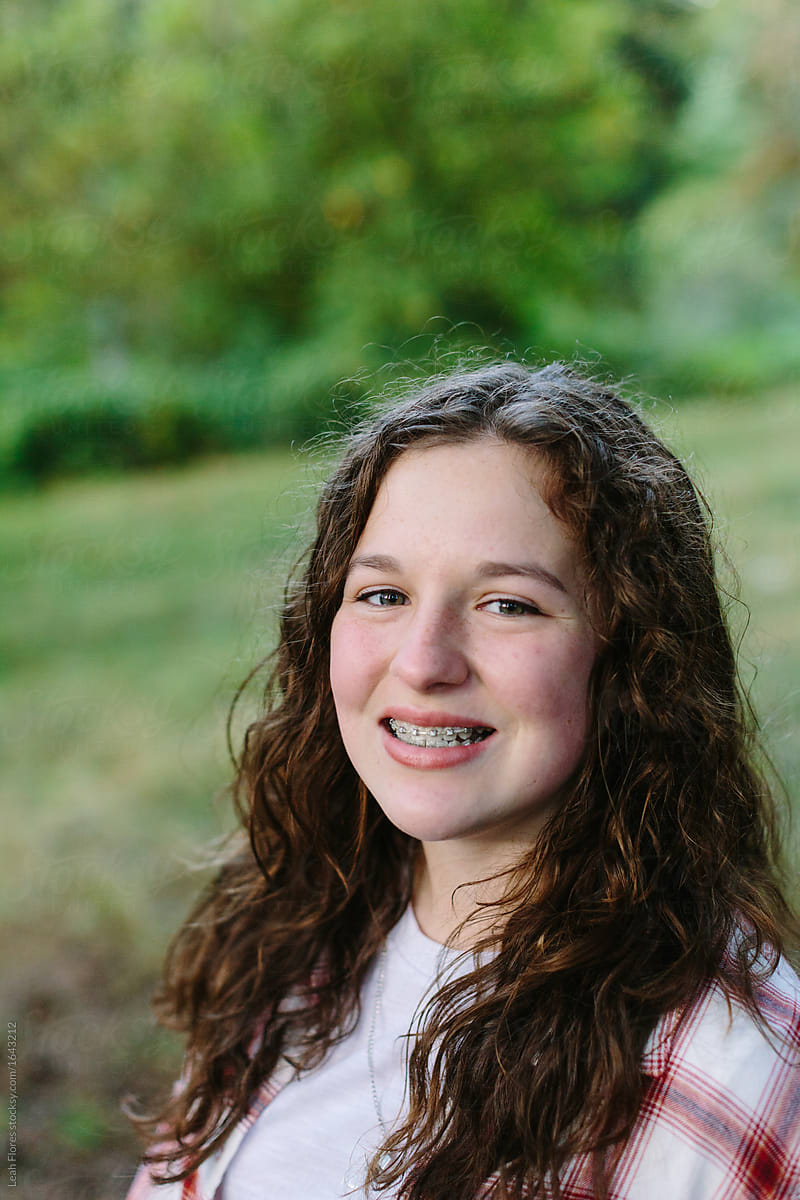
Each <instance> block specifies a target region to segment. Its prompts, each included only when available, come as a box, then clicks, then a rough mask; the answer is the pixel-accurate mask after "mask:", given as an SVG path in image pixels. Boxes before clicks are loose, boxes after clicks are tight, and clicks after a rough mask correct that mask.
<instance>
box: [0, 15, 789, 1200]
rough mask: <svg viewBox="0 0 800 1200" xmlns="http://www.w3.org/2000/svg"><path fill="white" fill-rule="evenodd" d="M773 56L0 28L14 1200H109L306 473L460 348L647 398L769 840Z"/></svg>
mask: <svg viewBox="0 0 800 1200" xmlns="http://www.w3.org/2000/svg"><path fill="white" fill-rule="evenodd" d="M799 56H800V9H798V8H797V6H796V5H795V4H794V3H793V0H725V2H724V3H718V4H715V3H714V2H713V0H702V2H700V0H570V3H569V4H564V3H563V2H561V0H535V2H534V0H457V2H456V0H426V2H425V3H424V4H423V3H420V2H419V0H406V2H405V3H403V4H395V3H389V2H388V0H325V2H324V3H323V2H322V0H229V2H228V3H226V4H222V5H221V4H219V3H217V2H216V0H26V2H25V3H24V4H23V3H22V0H11V2H10V3H9V4H7V5H5V6H4V7H3V10H2V13H0V94H2V103H3V112H4V118H5V120H4V123H3V127H2V130H1V131H0V162H1V163H2V177H1V178H2V184H1V185H0V259H1V263H0V313H1V314H2V316H1V320H0V474H1V475H2V489H1V490H0V546H2V579H3V584H4V588H3V595H2V600H1V601H0V603H2V610H1V611H0V639H1V641H2V654H3V659H4V674H3V678H2V685H1V686H0V754H1V755H2V762H3V783H2V787H3V800H4V814H5V820H4V838H3V841H4V845H5V854H4V870H3V884H4V886H3V899H2V917H3V922H4V927H3V947H2V963H3V970H2V1000H3V1011H4V1012H7V1014H8V1020H14V1021H16V1022H17V1024H18V1038H19V1074H18V1081H17V1082H18V1104H19V1109H18V1115H19V1127H18V1135H19V1141H18V1168H19V1189H20V1190H19V1191H18V1193H17V1194H20V1195H22V1196H24V1197H25V1198H26V1200H29V1198H30V1200H34V1198H35V1200H40V1198H41V1200H45V1198H46V1200H60V1198H61V1197H64V1198H67V1197H68V1198H69V1200H75V1198H76V1197H77V1198H84V1197H85V1198H87V1200H118V1198H120V1197H122V1196H123V1195H124V1192H125V1189H126V1186H127V1182H128V1180H129V1178H130V1175H131V1173H132V1170H133V1167H134V1163H135V1160H136V1157H137V1155H138V1147H137V1144H136V1141H135V1139H134V1137H133V1135H132V1134H131V1133H130V1131H129V1129H128V1127H127V1124H126V1122H125V1119H124V1118H123V1117H122V1116H121V1114H120V1110H119V1105H120V1099H121V1097H122V1096H123V1095H124V1094H126V1093H128V1092H131V1091H136V1092H138V1094H139V1095H140V1096H142V1097H144V1098H147V1097H148V1096H152V1095H153V1092H154V1089H156V1088H157V1087H159V1086H160V1085H163V1084H164V1082H165V1081H167V1080H168V1079H169V1078H171V1077H172V1075H173V1074H174V1071H175V1069H176V1065H177V1062H178V1058H179V1048H178V1046H177V1045H176V1043H175V1042H174V1041H173V1040H171V1039H170V1037H169V1036H168V1035H166V1034H163V1033H160V1032H158V1031H157V1030H156V1029H155V1026H154V1024H153V1021H152V1019H151V1017H150V1014H149V1007H148V1000H149V996H150V993H151V992H152V989H153V986H154V983H155V979H156V976H157V972H158V967H159V963H160V960H161V958H162V955H163V951H164V948H165V945H166V942H167V939H168V937H169V935H170V932H171V931H172V930H173V929H174V928H175V926H176V925H177V923H178V921H179V920H180V919H181V917H182V915H183V914H184V913H185V912H186V909H187V907H188V905H189V903H190V901H191V898H192V897H193V896H194V895H195V894H196V892H197V890H198V887H199V886H200V884H201V883H202V881H203V879H204V878H206V874H204V870H203V868H202V865H199V864H200V860H201V848H202V847H203V846H204V845H205V844H207V843H208V841H209V840H210V839H213V838H219V837H221V836H223V835H224V833H225V832H226V831H227V830H229V829H230V828H231V824H232V820H231V817H230V815H229V804H228V802H227V800H226V799H225V797H224V796H223V795H222V794H221V793H222V789H223V787H224V784H225V781H226V779H227V778H228V776H229V773H230V768H229V763H228V758H227V750H226V744H225V719H226V714H227V710H228V706H229V704H230V701H231V698H232V695H233V692H234V690H235V687H236V685H237V684H238V682H239V681H240V680H241V679H242V678H243V677H244V675H245V674H246V673H247V671H248V669H249V668H250V666H251V665H253V664H254V663H255V662H256V661H257V660H258V659H259V657H260V656H262V655H263V654H265V653H266V652H267V651H268V650H269V647H270V645H271V640H272V637H273V632H274V614H275V608H276V605H277V603H278V602H279V599H280V594H281V588H282V583H283V578H284V576H285V573H286V570H287V567H288V565H289V564H290V563H291V561H292V559H293V558H294V557H295V556H296V554H297V553H298V552H299V550H300V548H301V546H302V544H303V538H304V535H305V531H307V528H308V521H309V511H310V509H311V508H312V507H313V494H314V487H315V481H316V480H317V479H318V477H319V475H320V472H321V471H322V470H323V469H324V462H325V457H326V455H327V454H328V453H329V447H328V445H327V443H326V442H325V441H324V440H321V439H320V436H319V435H320V434H321V433H322V432H323V431H325V430H329V431H330V430H333V431H341V430H342V429H345V428H346V427H347V424H348V421H349V420H350V419H351V416H352V414H353V412H354V411H358V410H359V409H360V407H361V406H362V405H363V403H364V397H365V396H366V395H368V394H369V393H370V392H373V391H374V390H376V389H378V390H379V389H381V388H382V387H384V386H386V385H390V384H392V383H393V381H395V379H396V377H397V375H398V374H401V375H404V376H408V375H410V376H412V377H415V378H419V377H420V376H422V375H424V374H425V373H426V372H428V371H430V370H433V369H441V368H446V367H448V366H450V365H452V364H453V363H455V361H457V359H458V358H459V357H462V358H463V357H464V356H467V357H469V356H470V355H473V354H475V353H477V352H478V349H479V348H483V350H485V349H486V348H487V347H488V348H489V349H490V350H491V351H492V352H494V353H500V354H514V355H523V354H524V355H527V357H528V358H529V360H531V361H537V360H539V359H541V358H552V357H554V356H562V357H567V358H568V359H572V358H574V357H576V356H577V357H578V358H580V359H582V360H584V361H587V362H588V363H589V364H590V366H591V367H593V368H596V369H598V370H604V371H605V370H607V371H611V372H613V373H614V374H616V375H621V376H624V377H625V378H626V379H627V380H628V381H629V388H630V390H631V391H634V392H637V391H638V392H640V393H642V394H643V395H644V396H645V397H646V399H645V408H646V410H647V412H648V413H649V415H650V417H651V419H652V420H654V421H655V423H656V424H657V425H658V426H659V427H660V428H661V429H662V431H663V432H664V433H665V435H666V436H667V437H668V438H669V439H670V440H671V441H672V443H673V444H674V445H676V446H677V447H678V449H679V450H680V451H681V452H682V453H683V454H685V455H686V456H687V457H689V458H690V459H691V462H692V465H693V467H694V469H695V471H696V473H697V474H698V476H699V478H700V480H701V483H702V484H703V486H704V487H705V489H706V490H707V492H708V493H709V495H710V497H711V499H712V502H713V504H714V507H715V509H716V511H717V513H718V518H719V519H718V533H719V536H720V540H721V542H722V543H723V544H724V545H725V546H726V549H727V552H728V554H729V555H730V558H731V559H732V560H733V562H734V563H735V564H736V566H737V568H738V570H739V574H740V576H741V595H742V597H743V600H744V601H745V602H746V604H747V605H748V606H749V608H750V610H751V612H752V616H751V617H750V618H749V624H748V618H747V612H746V609H745V607H744V606H743V605H741V604H739V603H733V604H732V610H731V617H732V621H733V624H734V627H735V629H736V630H737V633H738V634H739V635H741V636H742V637H743V639H744V641H743V652H742V671H743V677H744V680H745V683H746V685H747V686H748V687H750V688H751V689H752V694H753V696H754V699H755V700H756V702H757V705H758V707H759V710H760V712H761V714H762V718H763V722H764V728H765V733H766V737H767V741H768V745H769V748H770V752H771V754H772V756H773V758H774V760H775V762H776V764H777V766H778V768H779V770H780V771H781V773H782V774H783V777H784V779H785V780H786V784H787V788H788V792H789V795H790V798H791V799H792V800H793V801H795V802H796V800H797V797H798V792H800V750H798V742H797V736H796V735H797V729H798V723H799V718H800V689H799V688H798V684H797V680H798V676H799V675H800V632H798V619H797V613H796V604H795V603H794V601H795V597H796V595H797V590H798V584H800V550H799V548H798V533H797V515H798V507H800V472H798V467H797V451H798V446H800V404H798V392H797V380H798V378H799V377H800V375H799V374H798V367H799V366H800V336H799V334H800V125H798V113H799V112H800V83H799V82H798V81H799V80H800V76H798V72H797V69H796V67H797V62H798V57H799ZM654 397H658V399H654ZM309 446H310V447H311V448H310V449H309ZM723 575H724V578H725V579H726V581H727V582H728V583H729V584H730V585H731V587H732V588H734V587H735V581H734V579H733V576H732V574H731V573H730V571H729V568H728V567H727V566H726V565H724V564H723ZM255 703H256V695H255V694H254V693H253V694H248V696H247V697H246V698H245V702H244V704H243V707H242V711H241V714H240V716H239V717H238V718H237V720H236V721H235V722H234V742H235V741H236V740H237V738H238V737H239V736H240V734H241V729H242V727H243V724H244V723H245V722H246V719H247V714H248V712H251V711H252V710H253V706H254V705H255ZM797 861H798V856H797V853H796V852H795V862H797ZM3 1111H4V1112H5V1106H4V1110H3Z"/></svg>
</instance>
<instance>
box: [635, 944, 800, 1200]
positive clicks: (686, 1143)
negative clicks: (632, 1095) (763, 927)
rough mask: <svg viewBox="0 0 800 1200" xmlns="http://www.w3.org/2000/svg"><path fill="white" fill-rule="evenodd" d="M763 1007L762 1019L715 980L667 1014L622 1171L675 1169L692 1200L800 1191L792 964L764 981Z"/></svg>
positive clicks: (797, 993)
mask: <svg viewBox="0 0 800 1200" xmlns="http://www.w3.org/2000/svg"><path fill="white" fill-rule="evenodd" d="M755 1002H756V1006H757V1009H758V1014H759V1019H756V1018H755V1017H754V1015H753V1014H752V1013H751V1012H749V1011H748V1009H747V1008H746V1007H745V1005H744V1004H742V1003H741V1002H740V1001H739V1000H736V999H729V998H728V997H727V996H726V994H725V992H724V990H723V989H722V987H721V986H720V984H719V983H717V982H712V983H709V984H708V985H707V986H706V987H705V988H704V989H703V990H702V991H701V992H700V994H699V995H698V996H697V997H696V999H695V1000H694V1001H693V1002H692V1003H691V1004H689V1005H688V1006H687V1007H686V1008H685V1009H684V1010H682V1011H681V1012H678V1013H671V1014H667V1016H665V1017H664V1018H662V1020H661V1021H660V1022H659V1024H658V1026H657V1027H656V1029H655V1030H654V1032H653V1035H652V1036H651V1038H650V1040H649V1042H648V1045H647V1048H646V1051H645V1055H644V1059H643V1064H642V1066H643V1071H644V1074H645V1075H646V1076H647V1077H648V1088H647V1091H646V1093H645V1100H644V1104H643V1106H642V1112H641V1114H640V1118H639V1120H638V1122H637V1125H636V1128H635V1129H634V1132H633V1135H632V1136H631V1139H630V1143H629V1145H628V1147H627V1149H626V1152H625V1155H624V1156H623V1161H622V1163H621V1164H620V1166H621V1169H622V1173H623V1175H624V1174H625V1173H626V1171H627V1172H628V1174H629V1176H630V1177H631V1178H633V1177H635V1176H638V1177H639V1178H640V1179H643V1178H649V1177H650V1176H651V1175H653V1174H654V1173H655V1174H656V1175H657V1174H658V1173H659V1172H661V1173H666V1175H667V1176H668V1177H669V1179H670V1181H671V1186H672V1188H673V1192H672V1194H673V1195H677V1194H680V1195H681V1196H687V1197H689V1196H691V1197H694V1196H697V1197H706V1196H719V1197H726V1198H727V1197H733V1196H736V1197H748V1198H753V1200H755V1198H758V1200H767V1198H769V1200H777V1198H778V1197H785V1198H787V1200H788V1198H789V1197H792V1198H794V1197H796V1196H798V1195H800V980H798V977H797V975H796V974H795V972H794V971H793V970H792V968H791V967H790V966H789V964H788V963H787V962H785V961H784V960H779V962H778V965H777V967H776V969H775V971H774V972H773V973H772V974H771V975H769V977H768V978H765V979H762V980H760V981H758V982H757V984H756V987H755ZM625 1160H627V1162H626V1161H625ZM676 1184H677V1187H678V1190H677V1191H676V1190H674V1189H675V1186H676ZM629 1194H630V1195H635V1196H638V1195H639V1194H640V1193H639V1190H634V1191H632V1192H630V1193H629V1192H626V1191H625V1190H624V1189H623V1190H622V1191H621V1192H620V1193H619V1195H620V1196H622V1197H625V1196H627V1195H629ZM642 1194H644V1193H642ZM661 1194H662V1192H661V1191H659V1190H658V1186H657V1185H656V1184H655V1181H654V1187H653V1190H652V1192H651V1195H653V1196H661Z"/></svg>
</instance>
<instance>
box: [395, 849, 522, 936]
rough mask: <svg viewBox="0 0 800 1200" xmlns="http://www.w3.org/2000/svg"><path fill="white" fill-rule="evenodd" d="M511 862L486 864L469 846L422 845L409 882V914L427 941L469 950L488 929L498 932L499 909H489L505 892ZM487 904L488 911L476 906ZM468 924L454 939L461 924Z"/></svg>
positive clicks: (511, 860) (500, 918)
mask: <svg viewBox="0 0 800 1200" xmlns="http://www.w3.org/2000/svg"><path fill="white" fill-rule="evenodd" d="M512 863H513V859H507V860H505V861H503V860H499V861H497V862H494V863H491V864H487V862H486V858H485V857H484V856H478V855H474V854H471V853H470V851H469V847H464V846H454V845H453V844H452V843H447V842H423V844H422V852H421V854H420V857H419V860H418V863H417V871H416V877H415V880H414V913H415V916H416V918H417V923H418V924H419V927H420V929H421V930H422V932H423V933H424V934H426V935H427V937H429V938H432V939H433V940H434V941H436V942H440V943H441V944H442V945H444V944H445V943H448V944H449V945H453V946H457V947H458V948H459V949H469V948H470V947H471V946H474V945H475V943H476V942H477V941H478V940H479V939H480V938H482V937H485V936H486V934H487V933H489V932H491V931H492V929H493V928H494V929H496V930H497V931H498V933H499V927H500V925H501V924H502V915H501V910H500V909H498V908H497V907H494V905H495V904H496V902H497V901H499V900H501V899H502V897H503V894H504V892H505V888H506V883H507V876H500V878H497V875H498V873H499V872H501V871H505V870H507V869H508V868H509V867H510V866H511V865H512ZM486 904H490V905H492V907H491V908H489V909H486V908H482V907H481V906H482V905H486ZM465 920H466V921H467V922H468V923H467V924H466V925H465V926H464V927H463V928H462V929H461V930H460V931H459V933H458V936H457V937H455V938H454V936H453V935H454V933H455V931H456V930H457V929H458V928H459V926H460V925H461V924H462V922H463V921H465Z"/></svg>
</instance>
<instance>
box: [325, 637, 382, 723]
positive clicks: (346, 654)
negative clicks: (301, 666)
mask: <svg viewBox="0 0 800 1200" xmlns="http://www.w3.org/2000/svg"><path fill="white" fill-rule="evenodd" d="M375 658H376V656H375V649H374V647H373V646H371V643H370V639H369V638H367V637H365V636H364V631H363V630H362V629H361V628H360V627H359V626H358V624H357V623H356V622H354V621H352V620H349V619H348V617H347V615H346V614H343V613H337V615H336V617H334V621H333V625H332V626H331V652H330V677H331V691H332V692H333V702H334V704H335V706H336V711H337V713H339V715H340V716H341V714H342V712H343V711H344V710H346V709H349V708H352V707H354V706H356V705H358V704H359V702H360V701H362V700H363V699H365V698H366V696H367V695H368V693H369V690H370V686H371V683H372V679H373V677H374V675H375V670H376V666H375Z"/></svg>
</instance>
